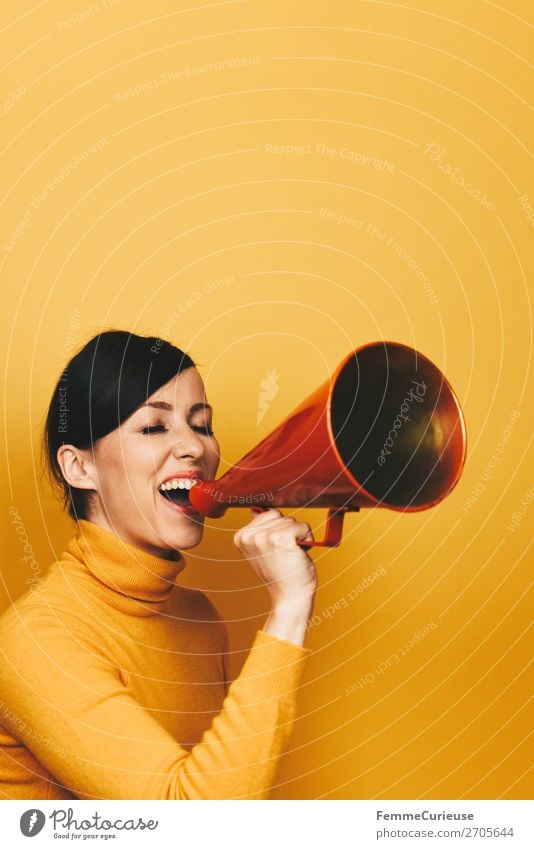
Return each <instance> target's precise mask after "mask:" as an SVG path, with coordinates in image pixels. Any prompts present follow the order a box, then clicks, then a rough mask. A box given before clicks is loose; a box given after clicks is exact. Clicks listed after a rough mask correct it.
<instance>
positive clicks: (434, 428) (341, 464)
mask: <svg viewBox="0 0 534 849" xmlns="http://www.w3.org/2000/svg"><path fill="white" fill-rule="evenodd" d="M465 453H466V432H465V423H464V418H463V414H462V410H461V408H460V404H459V402H458V400H457V398H456V396H455V394H454V392H453V390H452V388H451V386H450V385H449V383H448V382H447V380H446V379H445V377H444V376H443V374H442V373H441V372H440V370H439V369H438V368H437V367H436V366H435V365H433V363H431V362H430V360H428V359H427V358H426V357H425V356H423V355H422V354H420V353H418V352H417V351H415V350H414V349H413V348H410V347H408V346H406V345H401V344H398V343H396V342H375V343H371V344H368V345H364V346H362V347H361V348H358V349H357V350H355V351H353V352H351V353H350V354H348V355H347V356H346V357H345V359H344V360H343V361H342V362H341V363H340V365H339V366H338V368H337V369H336V371H335V372H334V374H333V376H332V377H331V378H330V379H329V380H327V381H325V383H323V384H322V385H321V386H320V387H319V388H318V389H317V390H316V391H315V392H313V393H312V394H311V395H310V396H309V397H308V398H306V399H305V400H304V401H303V402H302V403H301V404H300V405H299V406H298V407H296V408H295V410H293V412H292V413H290V415H289V416H287V418H286V419H284V421H283V422H282V423H281V424H280V425H279V426H278V427H277V428H275V430H273V431H272V432H271V433H270V434H269V435H268V436H266V437H265V439H263V440H262V441H261V442H260V443H259V444H258V445H256V447H255V448H253V449H252V450H251V451H249V453H248V454H246V455H245V456H244V457H243V458H242V459H241V460H239V462H238V463H236V464H235V466H233V467H232V468H231V469H229V471H227V472H226V473H225V474H224V475H223V476H222V477H221V478H219V480H217V481H199V482H197V483H196V484H195V485H194V486H192V487H191V490H190V493H189V499H190V501H191V504H192V505H193V507H195V508H196V509H197V510H198V511H199V512H200V513H202V514H204V515H205V516H211V517H218V516H222V515H223V514H224V513H225V512H226V510H227V509H228V507H264V508H268V507H326V508H328V509H329V521H328V523H327V532H326V536H325V539H324V540H322V541H320V542H315V543H313V544H315V545H337V544H338V543H339V541H340V538H341V525H342V519H343V514H344V512H346V511H348V510H359V509H360V507H375V506H376V507H388V508H390V509H392V510H400V511H405V512H413V511H417V510H425V509H427V508H428V507H432V506H433V505H435V504H437V503H438V502H439V501H441V500H442V499H443V498H445V496H446V495H448V493H449V492H450V491H451V490H452V488H453V487H454V485H455V484H456V482H457V481H458V479H459V477H460V475H461V472H462V468H463V465H464V462H465ZM308 545H309V543H306V547H307V546H308Z"/></svg>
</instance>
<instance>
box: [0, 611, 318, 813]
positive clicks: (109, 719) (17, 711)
mask: <svg viewBox="0 0 534 849" xmlns="http://www.w3.org/2000/svg"><path fill="white" fill-rule="evenodd" d="M59 615H60V616H61V619H62V621H63V623H64V617H65V616H68V617H69V631H70V634H71V635H72V637H73V639H71V640H69V641H66V640H65V631H64V628H63V627H62V626H61V625H60V624H58V623H57V622H54V621H53V620H52V619H51V618H50V616H46V614H43V613H40V612H38V611H32V612H31V613H26V614H25V616H24V619H23V620H18V621H17V622H16V623H15V624H12V626H11V630H10V637H9V639H8V640H6V639H3V640H2V642H1V644H0V699H1V700H2V701H3V702H4V703H5V704H7V705H9V706H10V708H11V711H10V715H11V714H12V715H13V716H14V720H13V723H14V725H13V728H12V729H11V728H10V729H9V730H10V731H11V733H13V735H14V736H16V737H17V738H18V739H20V740H21V741H22V742H23V743H24V745H26V746H27V748H28V749H29V750H30V751H31V752H32V753H33V754H34V755H35V757H36V758H37V759H38V761H40V763H41V764H42V765H43V766H45V767H46V769H48V770H49V771H50V773H51V774H52V776H53V779H54V780H55V781H56V782H57V783H58V784H60V785H62V786H64V787H65V788H67V790H69V791H70V792H71V793H72V794H73V795H74V796H75V797H76V798H80V799H90V798H96V799H242V798H246V799H264V798H266V797H267V795H268V793H269V790H270V788H271V786H272V784H273V782H274V778H275V773H276V769H277V766H278V762H279V759H280V756H281V754H282V753H283V751H284V749H285V747H286V744H287V741H288V738H289V735H290V732H291V728H292V723H293V719H294V716H295V709H296V694H297V688H298V686H299V684H300V682H301V679H302V676H303V672H304V669H305V666H306V662H307V659H308V656H309V654H310V650H309V649H307V648H302V647H300V646H296V645H294V644H293V643H290V642H286V641H285V640H282V639H279V638H278V637H274V636H272V635H270V634H268V633H266V632H264V631H261V630H260V631H257V633H256V636H255V639H254V642H253V645H252V648H251V649H250V652H249V654H248V656H247V659H246V660H245V663H244V665H243V668H242V670H241V673H240V675H239V676H238V677H237V678H236V679H235V681H234V682H233V683H232V684H231V685H230V686H229V688H228V690H227V695H226V697H225V699H224V701H223V704H222V709H221V712H220V713H219V714H218V715H217V716H216V717H215V719H214V720H213V722H212V724H211V726H210V727H209V728H208V729H207V730H206V731H205V733H204V735H203V737H202V739H201V740H200V742H199V743H198V744H197V745H196V746H194V747H193V748H192V749H191V750H190V751H188V750H186V749H184V748H183V747H181V746H180V745H179V744H178V743H177V742H176V740H175V739H174V738H173V737H172V735H170V734H169V733H168V732H167V730H166V729H165V728H163V727H162V726H161V725H160V724H159V723H158V722H157V721H156V720H155V719H154V718H153V717H152V716H151V714H150V712H149V711H147V710H146V709H145V708H144V707H143V706H142V705H140V704H139V703H138V702H137V701H136V700H135V699H134V698H133V697H132V695H131V694H130V692H129V691H128V689H127V687H126V686H125V685H124V683H123V681H122V679H121V675H120V672H119V670H118V669H116V668H114V666H113V664H112V663H110V661H109V659H108V658H106V657H105V656H104V655H103V654H102V650H101V647H100V646H99V645H98V641H97V639H96V638H95V637H94V635H92V634H91V633H90V631H89V630H88V629H87V627H86V625H85V623H82V622H81V620H80V621H79V620H78V619H77V617H75V616H73V617H72V618H70V617H71V614H63V612H61V613H60V614H59ZM21 729H22V730H21Z"/></svg>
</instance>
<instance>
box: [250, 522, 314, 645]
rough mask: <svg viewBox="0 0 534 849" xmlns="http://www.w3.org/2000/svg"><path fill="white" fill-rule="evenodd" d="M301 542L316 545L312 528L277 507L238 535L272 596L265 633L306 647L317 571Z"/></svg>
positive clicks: (252, 564) (253, 566) (254, 568)
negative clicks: (284, 513)
mask: <svg viewBox="0 0 534 849" xmlns="http://www.w3.org/2000/svg"><path fill="white" fill-rule="evenodd" d="M297 540H301V541H310V542H313V534H312V531H311V528H310V526H309V525H308V524H306V523H305V522H297V521H296V520H295V519H293V518H291V517H289V516H283V515H282V514H281V513H280V511H279V510H276V509H274V508H271V509H270V510H267V511H265V512H263V513H260V514H258V515H256V516H255V517H254V518H253V519H252V521H251V522H249V524H248V525H245V527H243V528H240V529H239V530H238V531H237V533H236V534H234V543H235V545H236V546H237V548H238V549H239V550H240V551H241V553H242V554H243V555H244V556H245V557H246V558H247V560H248V562H249V563H250V565H251V566H252V569H253V570H254V572H255V573H256V575H257V576H258V578H259V579H260V580H261V581H262V582H263V583H264V584H265V586H266V588H267V590H268V592H269V595H270V596H271V603H272V608H271V613H270V615H269V617H268V618H267V621H266V624H265V627H264V629H263V630H264V631H267V633H271V634H273V635H274V636H278V637H280V638H281V639H285V640H288V641H289V642H293V643H296V644H297V645H303V642H304V634H305V632H306V625H307V622H308V619H309V618H310V616H311V612H312V609H313V600H314V596H315V591H316V589H317V572H316V571H315V566H314V563H313V560H312V559H311V557H309V556H308V554H307V553H306V551H305V550H304V549H303V548H301V547H300V546H299V545H297Z"/></svg>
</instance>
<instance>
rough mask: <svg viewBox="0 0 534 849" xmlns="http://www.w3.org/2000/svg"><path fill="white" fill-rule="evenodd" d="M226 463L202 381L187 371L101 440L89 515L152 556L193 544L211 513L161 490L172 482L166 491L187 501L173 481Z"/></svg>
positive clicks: (206, 475) (94, 456) (208, 474)
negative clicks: (206, 517) (175, 501)
mask: <svg viewBox="0 0 534 849" xmlns="http://www.w3.org/2000/svg"><path fill="white" fill-rule="evenodd" d="M219 460H220V452H219V444H218V442H217V440H216V438H215V436H214V435H213V431H212V410H211V407H210V406H209V404H208V401H207V398H206V392H205V389H204V384H203V382H202V378H201V377H200V374H199V373H198V371H197V370H196V369H195V368H188V369H186V370H185V371H183V372H181V373H180V374H178V375H176V377H174V378H173V379H172V380H170V381H169V382H168V383H166V384H165V385H164V386H162V387H161V388H160V389H158V390H157V391H156V392H154V394H153V395H151V396H150V398H149V399H148V401H147V402H146V403H145V404H144V405H143V406H142V407H140V408H139V409H138V410H136V411H135V412H134V413H133V414H132V415H131V416H130V418H129V419H127V420H126V421H124V422H123V423H122V425H120V426H119V427H118V428H116V429H115V430H114V431H112V432H111V433H109V434H108V435H107V436H105V437H103V438H102V439H100V440H99V441H98V442H97V443H96V445H95V446H94V448H93V450H92V452H91V462H92V464H93V472H94V475H95V492H94V493H92V494H91V499H90V501H91V503H90V512H89V515H88V518H89V519H90V521H93V522H95V523H96V524H98V525H101V526H102V527H104V528H106V529H107V530H110V531H112V532H113V533H114V534H116V535H117V536H119V537H120V538H121V539H123V540H124V541H125V542H129V543H130V544H132V545H136V546H137V547H138V548H141V549H143V550H145V551H149V552H151V553H153V554H157V555H160V556H164V557H166V556H168V555H169V551H171V550H179V549H186V548H192V547H193V546H195V545H198V543H199V542H200V540H201V538H202V534H203V530H204V527H203V524H204V517H203V516H201V515H200V514H199V513H196V512H195V511H193V508H192V507H184V506H180V504H179V503H173V502H172V501H170V500H169V497H168V496H167V497H166V496H164V495H162V493H161V491H160V487H161V484H162V483H164V482H167V483H166V489H167V491H169V492H170V491H172V492H176V496H173V497H180V498H181V499H182V502H183V501H184V500H185V498H186V496H185V492H186V491H187V490H186V488H185V487H184V489H183V490H182V489H180V488H179V487H178V488H177V489H176V490H173V489H171V486H172V485H169V483H168V481H169V480H170V479H173V478H174V479H180V478H185V479H187V478H188V477H189V476H190V475H191V473H195V475H198V477H200V478H203V479H204V480H213V479H214V478H215V475H216V473H217V468H218V466H219ZM180 492H183V493H184V496H180V495H179V493H180Z"/></svg>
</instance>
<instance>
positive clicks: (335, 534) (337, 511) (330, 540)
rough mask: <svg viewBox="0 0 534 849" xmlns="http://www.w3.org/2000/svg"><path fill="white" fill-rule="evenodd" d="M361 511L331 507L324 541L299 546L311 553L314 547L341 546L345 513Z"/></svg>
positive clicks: (260, 508) (256, 510) (261, 509)
mask: <svg viewBox="0 0 534 849" xmlns="http://www.w3.org/2000/svg"><path fill="white" fill-rule="evenodd" d="M250 509H251V510H252V511H253V512H254V513H264V512H265V510H269V509H270V508H269V507H263V506H260V505H254V507H251V508H250ZM359 509H360V508H359V507H331V508H330V509H329V511H328V516H327V517H326V527H325V533H324V538H323V539H322V540H314V541H313V542H298V543H297V545H300V547H301V548H303V549H304V551H309V549H310V548H312V546H314V545H322V546H327V547H328V548H335V547H336V546H338V545H339V543H340V542H341V537H342V536H343V519H344V518H345V513H348V512H349V511H350V512H354V513H356V512H358V510H359Z"/></svg>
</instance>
